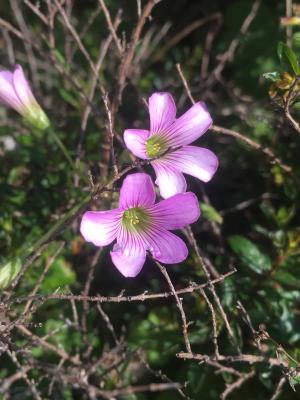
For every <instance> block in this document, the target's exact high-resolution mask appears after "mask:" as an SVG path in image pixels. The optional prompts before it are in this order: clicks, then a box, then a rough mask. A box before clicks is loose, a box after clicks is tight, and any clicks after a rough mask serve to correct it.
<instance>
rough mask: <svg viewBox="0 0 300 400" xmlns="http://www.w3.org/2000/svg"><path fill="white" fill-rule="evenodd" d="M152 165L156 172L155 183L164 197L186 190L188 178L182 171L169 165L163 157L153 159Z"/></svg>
mask: <svg viewBox="0 0 300 400" xmlns="http://www.w3.org/2000/svg"><path fill="white" fill-rule="evenodd" d="M151 165H152V166H153V168H154V170H155V172H156V181H155V183H156V184H157V185H158V186H159V191H160V195H161V196H162V197H163V198H164V199H167V198H168V197H171V196H174V194H177V193H183V192H185V191H186V180H185V178H184V176H183V174H182V173H181V172H179V171H176V170H175V169H174V168H172V166H169V165H168V163H167V162H164V160H163V159H160V160H155V161H152V162H151Z"/></svg>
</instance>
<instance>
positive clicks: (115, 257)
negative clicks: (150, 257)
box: [110, 244, 146, 278]
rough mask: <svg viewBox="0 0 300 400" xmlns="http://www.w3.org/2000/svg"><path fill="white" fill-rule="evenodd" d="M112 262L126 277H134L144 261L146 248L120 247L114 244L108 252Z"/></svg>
mask: <svg viewBox="0 0 300 400" xmlns="http://www.w3.org/2000/svg"><path fill="white" fill-rule="evenodd" d="M110 255H111V258H112V262H113V263H114V265H115V266H116V267H117V269H118V270H119V271H120V272H121V274H122V275H124V276H125V277H127V278H134V277H135V276H137V275H138V273H139V272H140V271H141V269H142V268H143V265H144V263H145V261H146V250H145V249H143V248H139V247H132V246H129V247H125V248H124V249H123V250H122V247H121V246H120V245H119V244H116V245H115V246H114V248H113V251H111V252H110Z"/></svg>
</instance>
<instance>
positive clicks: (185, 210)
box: [149, 192, 200, 230]
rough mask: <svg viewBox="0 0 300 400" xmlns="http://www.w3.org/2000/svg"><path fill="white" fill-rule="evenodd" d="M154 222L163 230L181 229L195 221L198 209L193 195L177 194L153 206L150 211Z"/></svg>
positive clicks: (197, 203) (198, 214)
mask: <svg viewBox="0 0 300 400" xmlns="http://www.w3.org/2000/svg"><path fill="white" fill-rule="evenodd" d="M149 211H150V212H151V215H153V216H154V218H155V222H156V223H158V224H159V225H160V226H162V227H164V228H165V229H168V230H169V229H170V230H171V229H181V228H183V227H185V226H186V225H189V224H192V223H193V222H195V221H197V219H198V218H199V216H200V207H199V202H198V199H197V196H196V195H195V194H194V193H191V192H186V193H179V194H176V195H175V196H172V197H170V198H168V199H166V200H163V201H160V202H159V203H157V204H155V205H154V206H153V207H152V208H151V209H150V210H149Z"/></svg>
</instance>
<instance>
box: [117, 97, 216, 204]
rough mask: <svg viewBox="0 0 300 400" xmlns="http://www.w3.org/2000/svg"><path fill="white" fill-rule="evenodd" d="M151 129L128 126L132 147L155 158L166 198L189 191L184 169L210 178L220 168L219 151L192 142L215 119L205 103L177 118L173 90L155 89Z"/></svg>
mask: <svg viewBox="0 0 300 400" xmlns="http://www.w3.org/2000/svg"><path fill="white" fill-rule="evenodd" d="M149 114H150V130H149V131H148V130H141V129H127V130H125V132H124V140H125V144H126V146H127V147H128V149H129V150H130V151H131V152H132V153H133V154H134V155H135V156H137V157H139V158H142V159H151V158H158V159H156V160H153V161H151V165H152V166H153V168H154V170H155V172H156V183H157V185H158V186H159V189H160V194H161V196H162V197H164V198H168V197H170V196H173V195H174V194H176V193H182V192H185V191H186V180H185V178H184V176H183V173H185V174H189V175H192V176H194V177H196V178H198V179H200V180H202V181H204V182H208V181H209V180H210V179H211V178H212V177H213V175H214V173H215V172H216V169H217V167H218V159H217V157H216V155H215V154H214V153H213V152H211V151H210V150H208V149H205V148H203V147H196V146H188V145H189V144H190V143H192V142H194V141H195V140H196V139H198V138H199V137H200V136H202V135H203V134H204V133H205V132H206V131H207V130H208V129H209V127H210V126H211V124H212V119H211V116H210V114H209V112H208V110H207V108H206V107H205V105H204V103H202V102H198V103H196V104H194V105H193V106H192V107H191V108H190V109H189V110H188V111H187V112H186V113H185V114H183V115H182V116H181V117H179V118H177V119H176V106H175V103H174V100H173V97H172V96H171V94H170V93H154V94H153V95H152V96H151V97H150V98H149Z"/></svg>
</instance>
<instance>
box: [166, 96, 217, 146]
mask: <svg viewBox="0 0 300 400" xmlns="http://www.w3.org/2000/svg"><path fill="white" fill-rule="evenodd" d="M211 124H212V118H211V116H210V114H209V112H208V110H207V108H206V106H205V104H204V103H202V102H199V103H196V104H194V105H193V106H192V107H191V108H190V109H189V110H188V111H187V112H186V113H184V114H183V115H182V116H181V117H180V118H178V119H176V121H175V122H174V124H172V126H170V127H169V128H168V130H167V132H166V133H165V135H164V136H165V137H166V138H167V139H168V142H169V144H170V146H174V147H178V146H184V145H186V144H190V143H192V142H194V141H195V140H196V139H198V138H199V137H200V136H202V135H203V134H204V133H205V132H206V131H207V130H208V129H209V128H210V126H211Z"/></svg>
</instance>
